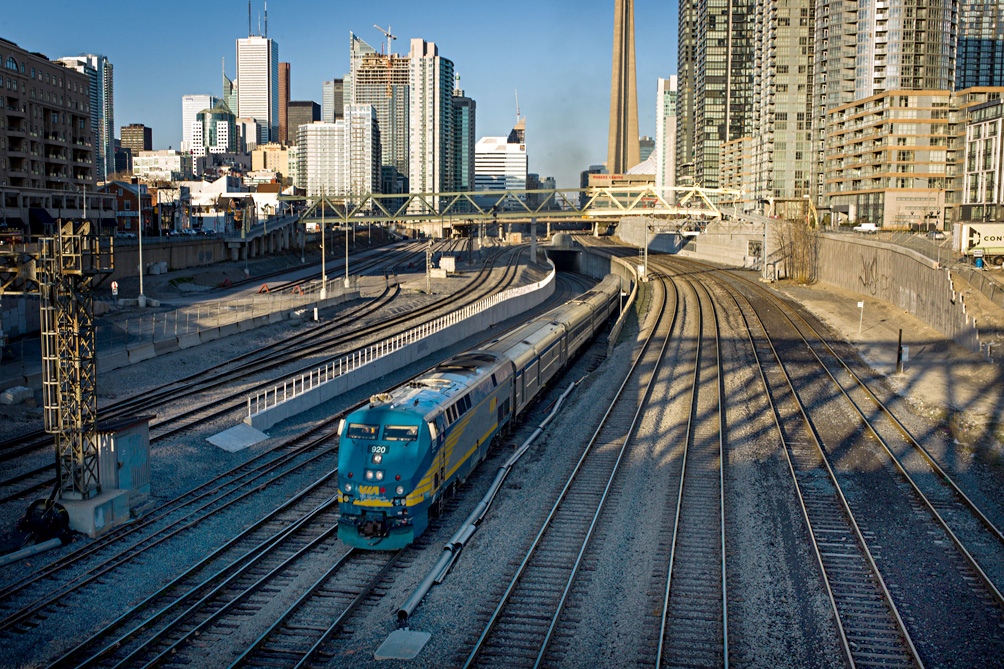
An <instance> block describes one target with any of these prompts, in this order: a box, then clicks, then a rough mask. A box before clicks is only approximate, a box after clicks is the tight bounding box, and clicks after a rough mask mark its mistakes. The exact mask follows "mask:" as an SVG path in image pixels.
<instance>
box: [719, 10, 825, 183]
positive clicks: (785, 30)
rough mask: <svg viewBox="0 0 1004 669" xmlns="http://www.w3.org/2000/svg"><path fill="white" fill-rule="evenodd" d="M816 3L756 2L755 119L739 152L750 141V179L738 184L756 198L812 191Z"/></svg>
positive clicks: (753, 73) (754, 22) (754, 43)
mask: <svg viewBox="0 0 1004 669" xmlns="http://www.w3.org/2000/svg"><path fill="white" fill-rule="evenodd" d="M814 3H815V0H789V2H786V3H774V2H757V3H756V5H755V7H754V17H753V22H752V23H753V25H752V28H753V30H752V39H753V52H754V61H755V66H754V67H753V69H752V76H753V96H752V101H753V107H752V109H751V112H750V113H751V115H752V119H753V120H752V123H751V126H750V127H751V137H750V142H749V143H748V144H746V145H740V146H739V147H738V151H739V155H741V154H743V153H744V151H742V148H743V146H749V164H748V168H749V175H750V183H749V184H746V183H741V185H742V187H743V188H744V189H748V188H752V191H753V192H752V193H750V195H751V196H752V197H753V199H755V200H761V201H763V200H766V201H770V200H772V199H801V198H802V197H803V196H806V195H809V193H810V186H811V183H812V180H811V176H812V87H813V84H814V82H813V79H812V66H811V62H810V56H809V53H810V49H809V45H810V44H811V43H812V39H813V30H812V16H813V4H814ZM734 148H737V147H734ZM745 167H746V165H744V168H745ZM742 171H745V169H744V170H742ZM740 182H742V180H740ZM722 185H723V186H724V184H722Z"/></svg>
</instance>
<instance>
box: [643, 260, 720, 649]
mask: <svg viewBox="0 0 1004 669" xmlns="http://www.w3.org/2000/svg"><path fill="white" fill-rule="evenodd" d="M684 281H685V282H686V283H687V284H688V285H689V286H690V288H691V290H693V291H694V295H695V297H696V299H697V302H698V310H697V317H698V323H697V337H696V344H695V362H694V374H693V377H692V379H691V384H690V388H691V390H690V412H689V415H688V418H687V430H686V436H685V438H684V440H683V453H682V455H681V460H682V466H681V467H680V479H679V483H678V485H677V498H676V511H675V515H674V521H673V537H672V541H671V544H670V557H669V566H668V569H667V573H666V587H665V591H664V594H663V600H662V613H661V621H660V627H659V645H658V648H657V651H656V660H655V666H656V667H661V666H662V665H663V661H664V654H665V652H666V651H667V642H668V639H667V636H668V634H667V633H668V630H669V624H670V617H671V616H670V602H671V595H672V584H673V574H674V568H675V567H676V566H677V564H676V559H677V555H678V552H679V553H682V552H683V548H682V547H681V534H680V532H681V528H682V526H683V522H684V505H685V499H686V496H685V491H686V490H688V489H689V487H688V486H687V481H688V478H687V474H688V471H689V470H688V467H687V464H688V462H689V461H690V460H691V459H692V458H691V445H692V444H693V443H694V440H695V432H696V429H697V425H696V422H697V421H698V420H699V417H700V413H701V412H700V393H699V388H700V387H701V386H702V382H701V372H702V363H703V362H704V359H705V356H704V354H703V349H704V347H705V346H706V345H708V344H707V343H706V341H705V333H704V329H705V319H704V316H705V311H706V307H705V306H704V304H703V303H704V300H702V299H701V295H700V291H699V290H698V285H700V282H698V281H694V280H691V279H684ZM701 288H702V289H703V290H704V292H705V297H706V298H707V302H708V304H709V305H710V311H711V315H712V317H713V330H714V355H715V360H714V369H715V377H716V383H715V391H716V392H715V398H714V404H715V405H716V406H717V407H718V411H717V413H718V499H717V503H718V520H719V532H718V539H719V546H718V549H719V551H720V556H721V557H720V560H719V567H720V574H721V583H720V585H721V622H722V639H721V647H722V657H721V658H717V659H716V660H715V661H714V662H713V666H722V667H726V668H727V667H728V666H729V643H728V589H727V575H726V571H725V564H726V554H725V487H724V467H723V463H724V457H723V456H724V408H723V407H722V401H721V400H722V361H721V355H720V353H721V330H720V324H719V322H718V313H717V310H716V309H715V305H714V301H713V300H712V299H711V295H710V293H709V292H707V289H706V287H704V286H703V285H702V286H701ZM709 364H710V363H709ZM694 457H695V458H699V457H700V456H699V455H696V456H694ZM698 475H700V474H698ZM705 501H707V500H693V501H691V503H692V504H693V503H695V502H705ZM688 510H690V509H689V508H688ZM690 513H691V514H693V510H690ZM698 550H699V549H698ZM687 604H688V605H689V606H690V607H691V610H689V611H687V613H689V614H690V615H689V616H688V620H693V619H694V617H695V616H696V615H697V614H699V613H700V612H698V611H696V609H697V608H698V606H699V602H697V601H696V598H694V601H690V602H688V603H687ZM694 652H696V649H694ZM689 659H690V661H691V662H695V663H696V662H697V661H698V659H697V658H696V656H691V657H690V658H689Z"/></svg>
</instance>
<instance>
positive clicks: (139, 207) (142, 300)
mask: <svg viewBox="0 0 1004 669" xmlns="http://www.w3.org/2000/svg"><path fill="white" fill-rule="evenodd" d="M84 207H85V208H86V207H87V196H86V195H84ZM136 215H137V218H138V219H139V232H138V239H139V296H138V297H137V298H136V304H137V305H139V306H140V307H145V306H146V295H144V294H143V186H142V185H141V184H138V183H137V184H136Z"/></svg>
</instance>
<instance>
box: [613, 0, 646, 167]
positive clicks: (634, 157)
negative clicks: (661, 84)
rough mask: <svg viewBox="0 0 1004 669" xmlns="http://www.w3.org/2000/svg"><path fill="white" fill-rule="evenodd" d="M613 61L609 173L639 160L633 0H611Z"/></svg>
mask: <svg viewBox="0 0 1004 669" xmlns="http://www.w3.org/2000/svg"><path fill="white" fill-rule="evenodd" d="M613 63H614V64H613V76H612V77H611V80H610V137H609V141H608V146H607V169H608V170H610V173H611V174H622V173H624V172H626V171H627V170H628V169H630V168H631V167H634V166H635V165H636V164H637V163H638V162H639V161H638V86H637V83H636V79H635V55H634V0H614V57H613Z"/></svg>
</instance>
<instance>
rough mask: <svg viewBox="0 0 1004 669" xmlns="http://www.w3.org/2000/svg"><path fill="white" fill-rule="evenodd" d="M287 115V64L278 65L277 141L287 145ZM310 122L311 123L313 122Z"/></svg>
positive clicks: (288, 135) (288, 140) (294, 135)
mask: <svg viewBox="0 0 1004 669" xmlns="http://www.w3.org/2000/svg"><path fill="white" fill-rule="evenodd" d="M288 114H289V63H279V140H280V141H281V142H284V143H287V144H288V143H289V142H290V139H289V138H290V133H289V126H288V125H287V118H288ZM316 120H320V119H316ZM311 122H313V120H312V121H311ZM293 137H296V133H295V132H294V133H293ZM273 139H275V138H273Z"/></svg>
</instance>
